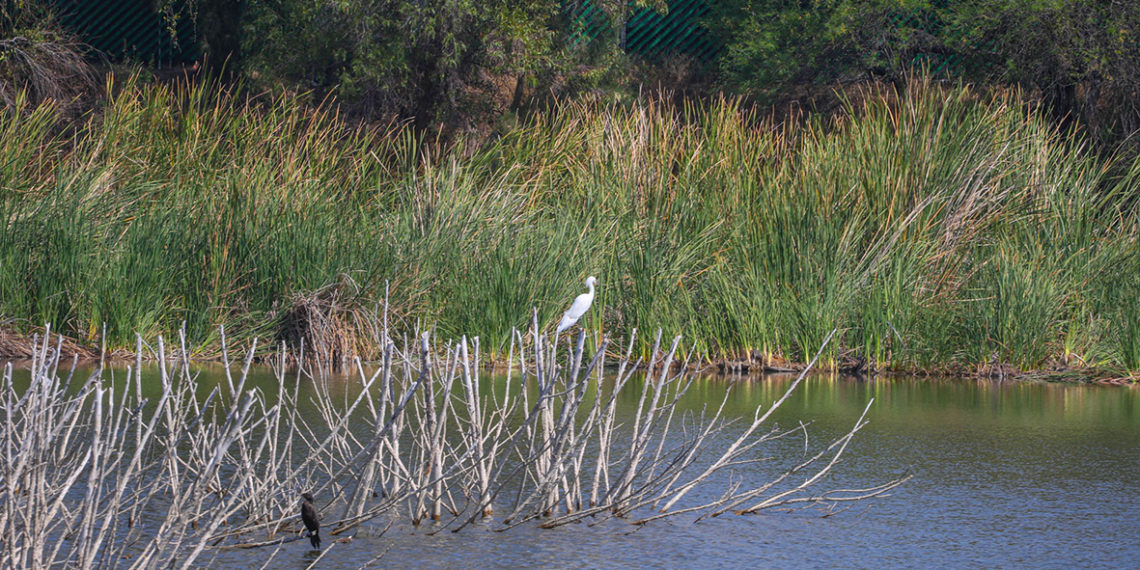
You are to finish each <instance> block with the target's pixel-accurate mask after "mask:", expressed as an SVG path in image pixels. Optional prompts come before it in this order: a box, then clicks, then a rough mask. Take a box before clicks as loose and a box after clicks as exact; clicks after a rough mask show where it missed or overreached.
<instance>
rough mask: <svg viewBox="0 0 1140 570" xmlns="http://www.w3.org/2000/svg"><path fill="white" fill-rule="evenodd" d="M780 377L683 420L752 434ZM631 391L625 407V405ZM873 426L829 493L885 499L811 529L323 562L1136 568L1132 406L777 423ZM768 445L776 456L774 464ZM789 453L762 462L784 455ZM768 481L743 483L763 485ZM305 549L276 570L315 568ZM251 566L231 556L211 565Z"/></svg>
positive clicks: (818, 392)
mask: <svg viewBox="0 0 1140 570" xmlns="http://www.w3.org/2000/svg"><path fill="white" fill-rule="evenodd" d="M789 381H790V380H789V379H787V378H782V379H780V378H777V379H772V378H769V379H766V380H747V381H737V382H730V381H728V380H725V379H723V378H706V379H702V380H700V381H698V384H696V385H695V386H694V387H693V389H692V391H691V393H690V395H689V397H688V398H687V401H686V402H685V405H686V406H687V407H689V408H690V409H695V408H696V407H698V406H699V405H701V404H702V403H704V402H709V403H711V404H713V405H715V404H717V403H719V401H720V398H721V397H722V396H723V394H724V390H725V388H726V387H727V386H729V385H732V386H733V390H734V392H733V395H732V398H731V400H730V406H729V412H730V413H731V414H735V415H739V416H741V417H747V418H751V414H752V412H753V410H754V409H755V407H756V406H757V405H767V404H768V403H770V402H772V401H773V400H774V399H775V398H777V397H778V396H779V395H780V394H782V392H783V390H784V389H785V388H786V386H787V384H788V382H789ZM631 392H632V391H631ZM872 397H874V398H875V403H874V404H873V406H872V407H871V410H870V412H869V414H868V419H869V420H870V424H869V425H868V426H867V427H866V428H864V429H863V431H861V432H860V433H859V434H858V435H857V436H856V438H855V441H854V443H853V446H852V448H851V449H850V451H849V453H848V454H847V456H846V460H845V461H844V462H843V464H842V465H841V466H839V467H838V468H837V470H836V472H835V473H834V475H833V476H832V477H830V479H829V480H828V481H827V482H826V483H825V487H826V488H837V487H844V486H849V485H850V486H867V485H870V484H874V483H878V482H882V481H885V480H888V479H890V478H892V477H894V476H897V475H899V473H900V472H902V471H903V470H904V469H907V468H909V469H911V470H912V471H913V472H914V474H915V478H914V479H913V480H912V481H910V482H909V483H907V484H905V485H904V486H903V487H902V488H900V489H898V490H896V491H895V492H894V493H893V495H892V496H890V497H888V498H884V499H877V500H874V501H871V502H865V503H858V504H856V505H855V506H853V507H852V508H851V509H850V510H847V511H845V512H842V513H840V514H837V515H834V516H829V517H824V516H822V514H823V511H821V510H819V509H806V510H799V511H795V512H771V511H769V512H767V513H765V514H761V515H754V516H724V517H721V518H719V519H714V520H711V521H705V522H701V523H699V524H692V522H691V521H692V519H691V518H685V517H680V518H677V519H671V520H665V521H658V522H656V523H651V524H649V525H647V526H644V527H632V526H630V525H629V524H626V523H624V522H621V521H609V522H606V523H603V524H600V525H598V526H589V525H587V524H578V525H572V526H569V527H562V528H559V529H554V530H542V529H538V528H535V527H533V526H523V527H519V528H515V529H513V530H510V531H507V532H491V531H489V530H487V529H486V528H468V529H466V530H464V531H463V532H461V533H458V534H455V533H451V532H448V531H444V532H441V533H439V534H431V533H430V529H423V528H421V529H414V528H412V527H411V526H410V525H402V526H401V525H396V526H393V527H391V528H390V529H388V530H387V532H386V533H384V534H383V536H367V535H365V534H363V533H362V534H361V535H359V536H357V538H356V539H355V540H354V541H353V542H352V543H350V544H338V545H335V546H334V547H333V551H332V552H329V553H328V555H327V556H326V557H325V559H324V560H322V564H323V563H328V564H329V565H331V566H340V567H358V566H360V565H362V564H364V563H365V562H366V561H368V560H370V559H372V558H373V557H375V556H377V555H378V554H380V553H381V552H383V551H384V550H385V549H387V552H386V554H384V556H383V557H382V558H381V559H380V561H379V563H380V564H383V565H390V566H395V565H401V566H402V565H412V564H414V565H416V566H419V567H432V568H445V567H464V568H482V567H562V568H591V567H615V566H616V567H632V566H636V567H654V568H658V567H659V568H675V567H693V566H707V567H715V566H759V567H774V568H804V567H844V568H879V567H948V566H949V567H995V566H1001V567H1072V566H1080V567H1136V565H1137V560H1138V559H1140V525H1138V522H1140V485H1137V477H1138V476H1140V405H1138V404H1140V401H1138V398H1140V391H1137V390H1136V389H1129V388H1117V387H1102V386H1086V385H1061V384H1033V383H1004V384H1003V383H987V382H976V381H945V380H925V379H876V380H871V381H855V380H843V379H835V378H829V377H815V378H811V379H809V380H808V381H807V382H806V383H805V384H804V385H803V386H801V388H800V389H799V390H798V391H797V393H796V394H795V395H793V397H792V398H791V399H789V400H788V401H787V402H786V403H785V404H784V406H783V408H782V409H781V411H780V412H779V413H778V421H780V422H781V424H782V425H795V424H796V422H797V421H799V420H801V419H802V420H805V421H806V420H810V421H811V422H812V424H811V425H810V426H809V433H810V434H811V436H812V438H813V439H812V442H813V445H814V444H819V443H823V440H824V438H827V437H832V436H835V435H838V434H841V433H843V432H844V431H846V430H847V429H848V428H849V427H850V426H851V425H852V424H853V423H854V422H855V420H856V419H857V418H858V415H859V414H860V412H861V411H862V409H863V407H864V406H865V404H866V402H867V401H868V399H869V398H872ZM781 445H782V446H783V447H782V448H781ZM797 446H798V448H799V449H802V442H798V441H797V442H786V443H783V444H780V445H776V446H773V447H770V448H769V449H768V453H769V454H778V453H780V452H784V453H788V452H791V450H793V449H795V448H796V447H797ZM765 469H768V468H766V467H763V466H760V467H757V468H756V469H754V473H753V475H756V476H763V475H764V470H765ZM299 544H300V543H292V544H290V545H289V546H290V547H291V548H288V549H284V551H283V552H282V553H280V554H278V555H277V558H276V559H275V561H274V565H277V566H280V567H298V568H301V567H304V566H306V565H308V564H309V563H310V562H312V560H313V559H314V558H315V557H316V556H317V553H315V552H312V551H309V550H308V549H307V548H305V547H303V546H299ZM258 557H259V555H255V554H250V553H242V554H240V555H237V556H235V555H233V554H227V555H225V556H224V557H221V558H218V559H215V560H214V561H213V563H214V564H215V565H217V566H233V567H241V566H247V565H248V564H249V563H250V559H252V558H258Z"/></svg>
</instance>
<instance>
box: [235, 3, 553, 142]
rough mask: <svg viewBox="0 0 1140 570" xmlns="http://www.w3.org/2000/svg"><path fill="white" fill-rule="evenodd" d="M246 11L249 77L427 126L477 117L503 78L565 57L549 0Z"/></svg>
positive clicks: (274, 6) (533, 72)
mask: <svg viewBox="0 0 1140 570" xmlns="http://www.w3.org/2000/svg"><path fill="white" fill-rule="evenodd" d="M246 10H247V11H246V13H245V14H243V21H244V26H243V30H242V36H243V41H242V53H243V61H242V66H243V67H244V69H245V70H246V71H247V73H248V75H249V76H251V77H253V78H255V79H256V80H258V81H262V82H284V83H286V84H289V85H295V86H299V87H301V88H305V89H311V90H314V91H315V92H316V93H318V94H323V93H326V92H328V91H331V90H333V89H337V90H339V95H341V96H343V97H344V98H345V99H346V100H348V101H353V102H355V103H356V104H357V105H358V106H359V107H360V108H361V109H362V110H363V111H365V112H366V113H368V114H370V115H377V114H393V115H398V116H412V117H416V118H417V120H419V121H421V122H425V123H426V122H435V121H447V122H454V121H456V120H459V119H460V118H461V117H462V116H472V115H476V116H477V115H478V114H479V113H477V112H473V111H475V110H477V109H478V108H480V107H482V106H487V105H490V104H493V103H492V99H493V97H494V96H496V95H500V94H501V93H502V92H503V91H507V92H508V93H509V92H510V91H511V90H512V89H513V88H514V84H513V83H506V84H504V81H505V80H507V79H509V78H519V77H531V78H533V77H535V76H538V75H541V74H542V73H544V72H547V71H548V70H550V69H552V68H554V67H556V66H558V65H560V64H561V57H562V56H563V54H561V53H560V48H559V42H557V41H556V36H557V32H556V26H555V19H556V18H557V17H558V14H559V11H558V4H557V3H554V2H548V1H538V0H526V1H521V2H520V1H516V0H490V1H475V0H427V1H424V2H400V1H395V0H360V1H353V2H347V1H342V0H317V1H312V0H271V1H266V2H258V3H251V4H249V6H248V8H247V9H246ZM500 98H501V97H500ZM508 98H509V95H508Z"/></svg>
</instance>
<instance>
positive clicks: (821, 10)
mask: <svg viewBox="0 0 1140 570" xmlns="http://www.w3.org/2000/svg"><path fill="white" fill-rule="evenodd" d="M712 6H713V11H712V15H711V16H710V18H709V21H708V25H709V26H710V27H711V28H713V29H714V30H715V32H716V33H717V34H719V35H720V36H721V39H722V40H723V41H724V42H725V46H726V47H725V49H724V51H723V53H722V56H721V58H720V61H719V66H720V70H719V71H720V77H721V80H722V84H723V85H725V86H726V87H729V88H731V89H735V90H742V91H745V92H749V93H752V94H754V95H757V96H760V97H761V98H766V99H776V98H779V97H781V96H785V95H787V94H788V93H789V92H790V90H791V89H792V88H793V87H797V86H802V85H804V84H811V83H816V84H831V83H833V82H835V81H849V80H862V79H864V78H866V77H868V76H869V75H875V76H885V77H887V78H890V79H892V80H896V81H897V80H898V79H899V78H900V77H901V76H902V75H903V74H904V73H905V72H906V71H907V70H908V69H910V68H912V67H915V66H919V65H928V66H931V67H934V68H936V70H937V71H940V72H946V73H949V74H952V75H955V76H957V77H960V78H965V79H967V80H971V81H979V82H987V83H996V84H1017V85H1021V86H1023V87H1027V88H1029V89H1031V90H1033V91H1034V92H1037V93H1040V94H1041V95H1042V97H1043V99H1044V100H1045V101H1046V102H1047V103H1048V105H1049V108H1050V109H1051V110H1052V112H1053V113H1054V114H1055V116H1056V117H1057V118H1059V119H1063V120H1072V119H1080V120H1081V121H1082V122H1083V124H1085V125H1087V126H1090V127H1091V129H1090V130H1091V131H1092V132H1093V133H1094V134H1098V135H1100V136H1104V135H1106V134H1112V135H1113V136H1114V137H1115V138H1119V137H1121V136H1123V135H1126V134H1128V133H1131V132H1134V131H1135V130H1136V129H1137V128H1140V111H1138V109H1137V107H1136V105H1134V104H1133V103H1131V101H1132V99H1134V98H1135V96H1136V93H1137V92H1140V9H1137V7H1136V5H1135V3H1133V2H1119V1H1112V0H961V1H949V0H799V1H798V2H790V3H789V2H781V1H778V0H715V1H713V2H712ZM1106 111H1107V113H1106Z"/></svg>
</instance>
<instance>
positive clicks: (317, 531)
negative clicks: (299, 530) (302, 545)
mask: <svg viewBox="0 0 1140 570" xmlns="http://www.w3.org/2000/svg"><path fill="white" fill-rule="evenodd" d="M301 521H302V522H304V523H305V528H307V529H309V542H311V543H312V544H313V548H320V547H321V517H320V515H318V514H317V508H316V507H314V506H313V495H311V494H310V493H301Z"/></svg>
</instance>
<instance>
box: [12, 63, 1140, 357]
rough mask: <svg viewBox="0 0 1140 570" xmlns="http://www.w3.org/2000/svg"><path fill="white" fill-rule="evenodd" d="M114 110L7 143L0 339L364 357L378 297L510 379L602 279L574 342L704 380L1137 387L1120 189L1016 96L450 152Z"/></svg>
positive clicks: (571, 114) (928, 85) (156, 91)
mask: <svg viewBox="0 0 1140 570" xmlns="http://www.w3.org/2000/svg"><path fill="white" fill-rule="evenodd" d="M108 91H109V92H111V93H112V95H111V96H110V97H109V99H108V101H107V104H106V107H105V109H103V110H102V112H101V113H100V114H98V115H96V116H93V117H91V118H90V119H89V120H88V121H87V122H86V123H85V124H83V125H82V126H81V127H79V128H77V129H75V130H74V131H65V132H58V131H53V130H52V128H51V125H52V109H51V108H50V106H49V105H40V106H38V107H34V108H33V107H30V106H27V105H25V106H24V107H23V108H22V109H21V110H20V112H14V113H6V114H4V115H2V116H0V134H2V136H0V141H3V142H2V143H0V192H2V194H0V220H2V221H3V223H2V224H0V314H3V315H5V316H7V317H9V318H19V319H25V321H24V322H25V324H28V325H30V324H40V323H47V322H50V323H54V325H55V326H56V327H57V328H59V329H61V330H62V331H64V332H66V333H68V334H70V335H74V336H76V337H79V338H80V339H84V340H87V341H89V342H92V343H95V342H97V339H100V338H101V337H102V336H103V333H104V327H105V331H106V338H105V340H106V342H107V343H108V347H109V348H117V347H122V348H129V347H130V346H131V344H132V339H133V338H134V336H133V335H134V333H135V332H136V331H138V332H141V333H142V334H144V335H156V334H158V333H163V332H166V333H169V332H171V331H174V330H178V329H179V327H180V326H181V325H182V324H183V323H185V325H186V330H187V331H188V334H189V336H190V339H191V341H192V342H193V344H194V345H197V346H202V347H204V348H203V350H207V351H212V350H216V347H217V346H218V342H217V341H218V338H217V332H216V331H217V325H219V324H224V325H226V327H227V331H228V332H229V333H230V335H231V336H236V337H249V336H254V335H256V336H260V337H262V338H274V337H279V338H282V339H292V340H294V341H296V340H297V339H299V338H300V336H298V334H297V333H296V331H297V330H298V329H297V325H296V323H295V322H294V320H291V319H292V318H291V317H289V315H294V316H296V315H297V314H304V311H300V312H298V310H297V309H296V307H297V305H298V304H299V303H300V304H305V303H307V304H308V306H312V307H324V309H322V310H324V311H326V313H328V314H335V315H340V316H339V317H337V318H339V319H340V320H339V321H338V322H341V323H343V325H344V327H349V328H352V329H354V330H357V331H359V332H358V333H357V334H355V335H354V336H352V338H351V339H349V344H350V345H351V347H352V348H351V349H343V350H341V351H340V352H341V353H343V356H344V357H349V356H351V354H361V355H363V356H365V357H374V356H375V355H376V354H377V353H378V352H377V347H378V345H377V344H376V342H377V341H376V340H375V339H376V337H377V335H376V334H375V330H376V326H375V322H376V321H375V314H376V313H375V308H376V307H377V306H378V305H379V304H380V302H381V301H382V300H383V299H384V298H385V295H386V294H387V295H388V296H389V298H390V305H391V307H392V315H393V316H392V320H393V326H399V327H404V328H407V329H410V328H413V327H414V325H415V323H416V320H418V319H422V322H423V323H424V324H430V325H432V326H435V327H437V328H438V331H439V333H440V334H443V335H445V336H455V337H458V336H459V335H460V334H478V335H480V336H481V337H482V338H483V341H484V346H485V347H486V349H485V350H489V352H490V353H491V354H493V355H494V354H502V352H500V351H502V350H504V348H505V347H506V346H507V342H508V340H509V339H510V338H511V330H512V328H524V327H525V325H526V324H527V322H528V321H529V318H530V313H531V308H532V307H537V309H538V311H539V317H540V319H541V321H542V322H551V321H552V320H554V319H555V318H556V317H557V315H558V314H559V313H560V311H561V310H562V309H564V306H563V305H565V303H567V302H568V300H569V299H571V298H573V296H574V295H575V294H577V293H578V292H580V289H581V281H582V280H583V279H584V278H585V277H586V276H587V275H590V274H594V275H597V276H598V278H599V281H600V289H599V293H598V298H597V299H596V301H595V309H594V310H593V311H591V313H590V314H588V315H587V316H586V318H585V320H584V323H585V325H586V326H587V328H589V329H590V330H597V331H600V330H604V331H607V332H610V333H613V334H617V335H628V334H629V333H630V331H631V330H632V329H633V328H634V327H637V326H642V327H645V326H661V327H663V328H664V329H665V330H666V331H669V332H670V333H679V334H684V335H685V336H686V338H688V339H690V341H691V342H693V343H694V347H695V348H696V350H697V351H698V352H699V353H700V354H703V355H706V356H708V357H710V358H735V357H738V356H740V355H742V354H751V352H752V351H759V354H761V355H762V356H763V357H764V358H771V357H777V356H778V357H783V358H787V359H789V360H792V361H801V362H802V361H804V360H806V358H807V357H808V356H810V351H811V350H812V347H815V346H819V344H821V341H822V339H823V338H824V336H825V335H826V334H827V331H830V330H831V329H833V328H839V329H840V331H841V332H840V334H839V335H838V337H837V342H836V343H834V344H833V347H834V348H832V349H831V350H830V351H829V353H828V354H827V355H825V359H828V360H831V361H833V362H834V361H836V360H837V359H840V358H842V357H850V358H855V359H861V360H863V361H867V362H874V363H877V364H878V365H879V366H880V367H885V366H891V367H895V368H922V369H942V368H946V367H957V368H961V367H965V368H966V369H971V368H972V367H975V366H985V365H994V364H1008V365H1013V366H1014V367H1016V368H1019V369H1040V368H1045V367H1050V366H1059V365H1068V364H1088V365H1092V366H1097V367H1108V368H1111V369H1115V370H1119V371H1132V372H1135V371H1137V370H1138V365H1140V340H1138V339H1140V322H1138V321H1137V315H1136V314H1135V313H1136V311H1135V304H1134V303H1132V302H1128V301H1129V300H1134V299H1135V298H1136V294H1137V293H1140V283H1138V282H1137V281H1138V280H1137V279H1136V278H1135V276H1136V275H1138V274H1140V251H1138V250H1137V248H1138V247H1140V245H1138V242H1137V237H1138V232H1140V229H1138V224H1137V213H1136V200H1135V188H1136V186H1135V184H1136V176H1137V175H1138V174H1140V165H1137V164H1135V163H1127V162H1125V163H1120V162H1114V161H1112V160H1105V159H1102V158H1100V157H1098V156H1096V155H1094V154H1092V153H1090V152H1088V151H1087V150H1086V149H1085V148H1083V147H1082V145H1081V144H1079V143H1078V142H1074V141H1079V140H1080V138H1079V137H1075V136H1071V135H1070V134H1069V133H1063V132H1059V131H1057V130H1056V129H1055V128H1054V127H1052V126H1051V125H1050V123H1049V122H1048V121H1047V120H1046V119H1045V118H1043V117H1041V116H1040V115H1039V114H1037V113H1035V112H1031V111H1028V110H1027V107H1026V105H1025V104H1024V102H1023V101H1022V100H1021V99H1020V98H1019V96H1018V95H1017V94H1016V93H1009V94H1005V95H1001V96H994V97H983V96H980V95H978V94H977V93H975V92H974V91H972V90H971V89H969V88H965V87H943V86H940V85H938V84H935V83H932V82H930V80H916V81H914V82H913V85H912V86H911V87H910V88H909V89H907V90H905V91H901V92H894V91H891V90H886V91H882V92H875V91H867V92H864V93H862V94H861V97H862V98H861V99H860V100H853V101H850V102H848V103H847V107H846V111H845V112H844V113H843V114H842V115H841V116H838V117H836V118H835V119H834V120H830V121H824V120H820V119H813V120H808V121H805V122H804V123H803V124H802V125H800V126H797V127H792V126H788V125H784V126H775V125H772V124H769V123H767V122H765V121H762V120H760V119H758V118H757V116H756V115H755V114H754V113H752V112H750V111H748V110H745V109H744V108H742V107H741V106H740V105H739V104H738V103H736V102H734V101H731V100H720V101H716V102H711V103H708V104H684V105H680V106H674V105H670V104H664V103H660V102H656V101H651V100H642V101H637V102H634V103H631V104H628V105H616V104H603V103H597V102H590V101H582V100H578V101H569V102H564V103H562V104H560V105H559V106H558V107H557V108H556V109H554V110H552V111H551V112H549V113H546V114H539V115H536V116H534V117H533V118H532V119H530V120H529V121H527V122H524V123H522V124H520V125H519V126H518V127H515V128H511V129H509V130H507V131H505V132H504V133H503V134H502V135H501V136H499V137H497V138H495V139H494V140H492V141H489V142H486V143H485V144H482V145H479V146H465V145H464V143H463V142H462V141H461V142H459V143H456V144H455V145H450V146H443V145H441V144H440V143H438V142H436V141H435V140H434V139H433V138H431V137H429V136H425V135H422V134H417V132H416V131H414V130H412V129H410V128H407V127H399V126H396V127H391V128H389V129H374V128H354V127H352V126H350V125H348V124H346V123H345V122H344V121H343V120H341V119H339V118H338V116H337V115H336V113H335V112H334V111H332V110H331V109H330V108H318V109H315V110H314V109H309V108H306V107H305V106H303V105H300V104H299V103H298V101H297V100H296V99H294V98H290V97H288V96H276V97H273V98H270V99H267V100H263V101H256V100H253V101H251V100H247V99H245V98H242V97H238V96H234V95H232V94H230V93H229V92H228V91H226V90H225V89H223V88H220V87H219V86H218V85H216V84H209V83H206V84H198V85H185V84H180V85H177V86H161V85H142V84H139V83H137V82H128V83H127V84H124V85H112V86H110V87H109V88H108ZM386 283H390V288H389V289H387V290H386V288H385V284H386ZM329 287H332V288H333V289H329ZM318 290H320V291H325V293H322V294H321V295H315V294H314V292H316V291H318ZM333 290H335V294H332V293H330V291H333ZM386 291H387V293H386ZM321 299H323V301H320V300H321ZM318 301H319V302H318ZM370 315H371V317H370ZM342 328H343V327H342ZM370 331H371V332H370ZM309 346H312V341H310V345H309ZM638 346H639V348H638V350H640V351H642V352H644V351H646V350H648V348H649V347H648V345H646V344H639V345H638ZM211 347H213V348H211ZM349 353H351V354H349Z"/></svg>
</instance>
